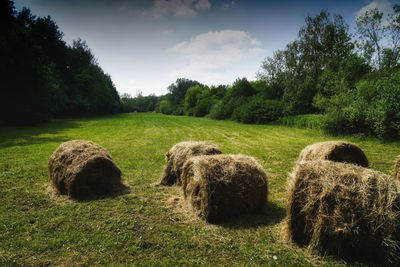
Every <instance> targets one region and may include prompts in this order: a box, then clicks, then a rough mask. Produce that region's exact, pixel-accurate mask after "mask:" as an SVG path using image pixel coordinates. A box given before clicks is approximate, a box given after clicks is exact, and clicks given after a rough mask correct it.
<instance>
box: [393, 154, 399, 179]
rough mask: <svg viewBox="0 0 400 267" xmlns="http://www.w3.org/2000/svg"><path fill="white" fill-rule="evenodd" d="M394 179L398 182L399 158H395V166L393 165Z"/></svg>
mask: <svg viewBox="0 0 400 267" xmlns="http://www.w3.org/2000/svg"><path fill="white" fill-rule="evenodd" d="M393 176H394V178H395V179H397V180H398V181H400V156H399V157H397V160H396V164H395V165H394V174H393Z"/></svg>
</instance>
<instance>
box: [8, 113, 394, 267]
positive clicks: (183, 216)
mask: <svg viewBox="0 0 400 267" xmlns="http://www.w3.org/2000/svg"><path fill="white" fill-rule="evenodd" d="M72 139H85V140H91V141H93V142H95V143H98V144H99V145H101V146H103V147H105V148H106V149H107V150H108V151H109V152H110V154H111V155H112V157H113V159H114V160H115V162H116V163H117V165H118V166H119V167H120V168H121V170H122V173H123V175H122V179H123V180H124V181H125V182H126V183H128V184H129V186H130V188H131V192H130V193H129V194H125V195H120V196H116V197H109V198H102V199H97V200H92V201H86V202H76V201H71V200H68V199H66V198H65V197H60V196H56V195H54V194H53V193H51V190H49V186H48V183H49V178H48V170H47V161H48V159H49V157H50V155H51V154H52V153H53V151H54V150H55V149H56V148H57V147H58V145H59V144H60V143H62V142H64V141H68V140H72ZM335 139H343V138H333V137H329V136H325V135H323V134H322V133H321V132H319V131H315V130H309V129H298V128H289V127H284V126H276V125H244V124H238V123H235V122H230V121H215V120H210V119H204V118H193V117H174V116H165V115H160V114H121V115H115V116H109V117H103V118H90V119H79V120H60V121H55V122H52V123H49V124H46V125H43V126H41V127H32V128H25V127H24V128H22V127H12V128H9V127H2V128H0V265H1V266H3V265H12V264H18V265H47V264H49V265H65V266H71V265H106V264H107V265H132V264H136V265H147V266H154V265H173V266H177V265H180V266H193V265H208V266H210V265H214V266H232V265H240V266H243V265H247V266H248V265H250V266H251V265H271V266H275V265H278V266H295V265H296V266H297V265H304V266H308V265H330V266H332V265H341V264H344V263H343V262H340V261H337V260H335V259H332V258H326V257H325V258H324V257H316V256H314V255H311V254H309V253H308V252H307V251H306V250H305V249H303V248H298V247H296V246H293V245H289V244H284V243H282V242H281V241H280V238H279V227H280V225H279V223H280V222H281V220H282V219H283V218H284V217H285V213H286V211H285V205H286V195H285V194H286V192H285V190H286V179H287V174H288V172H290V171H291V170H292V168H293V166H294V163H295V161H296V159H297V157H298V155H299V153H300V151H301V150H302V149H303V148H304V147H305V146H306V145H308V144H311V143H315V142H319V141H324V140H335ZM346 139H347V140H348V141H352V142H355V143H357V144H358V145H359V146H360V147H361V148H362V149H363V150H364V152H365V153H366V155H367V157H368V159H369V161H370V164H371V167H372V168H374V169H377V170H379V171H382V172H384V173H388V174H390V173H391V170H392V167H393V165H394V160H395V158H396V157H397V155H399V154H400V144H399V143H388V144H381V143H379V142H378V141H376V140H358V139H354V138H346ZM184 140H207V141H211V142H213V143H216V144H218V146H219V147H220V148H221V150H222V151H223V152H225V153H242V154H245V155H250V156H253V157H255V158H256V159H257V160H258V162H259V163H260V164H261V165H262V166H263V167H264V169H265V171H266V172H267V173H268V177H269V199H268V205H267V207H266V210H265V214H261V215H252V216H246V217H243V218H238V219H235V220H232V221H229V222H226V223H223V224H220V225H212V224H207V223H205V222H203V221H201V220H199V219H197V218H196V217H194V216H193V215H192V214H191V213H190V211H188V210H187V209H186V208H185V206H184V205H182V202H181V200H180V199H179V196H180V195H181V191H180V188H178V187H176V186H175V187H159V186H156V182H157V181H159V179H160V175H161V171H162V167H163V164H164V155H165V152H166V151H167V150H168V149H169V148H170V147H171V146H172V145H174V144H175V143H177V142H180V141H184Z"/></svg>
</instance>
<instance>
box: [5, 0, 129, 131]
mask: <svg viewBox="0 0 400 267" xmlns="http://www.w3.org/2000/svg"><path fill="white" fill-rule="evenodd" d="M0 5H1V6H0V20H1V22H0V58H1V64H0V80H1V83H2V85H1V97H0V108H1V112H0V114H1V115H0V124H6V125H26V124H38V123H41V122H43V121H46V120H49V119H51V118H54V117H66V116H68V117H70V116H87V115H100V114H108V113H115V112H119V111H120V110H121V103H120V99H119V95H118V92H117V90H116V89H115V86H114V84H113V82H112V80H111V78H110V76H109V75H108V74H106V73H104V71H103V70H102V69H101V67H100V66H99V64H98V63H97V61H96V59H95V57H94V55H93V54H92V52H91V51H90V49H89V47H88V46H87V45H86V43H85V42H84V41H82V40H81V39H78V40H76V41H74V42H73V44H72V45H67V44H66V43H65V41H64V40H63V33H62V32H61V31H60V30H59V28H58V26H57V24H56V23H55V22H54V21H53V20H52V19H51V18H50V17H49V16H48V17H35V16H34V15H32V14H31V12H30V10H29V9H27V8H24V9H22V10H21V11H19V12H17V11H16V10H15V7H14V3H13V2H12V1H9V0H2V1H0Z"/></svg>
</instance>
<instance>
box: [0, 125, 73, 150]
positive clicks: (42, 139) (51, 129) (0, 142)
mask: <svg viewBox="0 0 400 267" xmlns="http://www.w3.org/2000/svg"><path fill="white" fill-rule="evenodd" d="M79 127H80V125H79V124H78V123H76V122H74V121H70V120H57V121H53V122H50V123H46V124H43V125H41V126H32V127H22V126H15V127H11V126H1V127H0V148H7V147H13V146H27V145H35V144H43V143H48V142H57V143H61V142H65V141H68V140H69V138H68V137H66V136H63V135H60V134H61V133H62V132H63V131H64V130H65V129H70V128H79ZM45 134H46V135H54V137H51V136H50V137H49V136H41V135H45Z"/></svg>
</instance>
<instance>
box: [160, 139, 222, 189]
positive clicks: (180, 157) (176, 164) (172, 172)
mask: <svg viewBox="0 0 400 267" xmlns="http://www.w3.org/2000/svg"><path fill="white" fill-rule="evenodd" d="M216 154H222V151H221V150H219V148H218V147H217V146H216V145H214V144H212V143H209V142H195V141H187V142H180V143H178V144H176V145H174V146H173V147H172V148H171V149H170V150H169V151H168V152H167V153H166V154H165V165H164V170H163V174H162V177H161V182H160V184H161V185H173V184H178V185H181V178H180V177H181V173H182V167H183V164H184V163H185V161H186V160H187V159H188V158H190V157H193V156H201V155H216Z"/></svg>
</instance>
